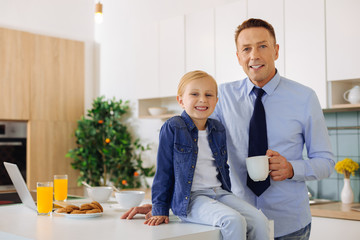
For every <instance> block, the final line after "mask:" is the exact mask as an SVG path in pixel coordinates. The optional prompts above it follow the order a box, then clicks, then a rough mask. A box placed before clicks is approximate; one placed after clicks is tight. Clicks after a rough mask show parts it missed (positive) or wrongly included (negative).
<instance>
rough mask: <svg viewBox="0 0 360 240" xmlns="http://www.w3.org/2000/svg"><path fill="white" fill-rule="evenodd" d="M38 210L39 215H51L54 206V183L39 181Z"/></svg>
mask: <svg viewBox="0 0 360 240" xmlns="http://www.w3.org/2000/svg"><path fill="white" fill-rule="evenodd" d="M36 191H37V194H36V198H37V212H38V214H39V215H49V214H50V213H51V212H52V208H53V183H52V182H38V183H37V189H36Z"/></svg>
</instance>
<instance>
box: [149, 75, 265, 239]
mask: <svg viewBox="0 0 360 240" xmlns="http://www.w3.org/2000/svg"><path fill="white" fill-rule="evenodd" d="M177 101H178V103H179V104H180V106H181V107H182V108H183V109H184V111H183V113H182V114H181V116H175V117H172V118H170V119H169V120H167V121H166V122H165V123H164V125H163V126H162V128H161V130H160V142H159V149H158V156H157V171H156V174H155V178H154V182H153V185H152V204H153V206H152V217H151V218H149V219H148V220H146V221H145V224H148V225H151V226H154V225H159V224H161V223H168V222H169V208H171V210H172V211H173V213H174V214H175V215H177V216H178V217H179V218H180V219H181V220H182V221H185V222H193V223H200V224H205V225H212V226H217V227H220V231H221V234H222V236H223V239H244V240H245V239H257V240H258V239H261V240H264V239H266V240H267V239H269V228H268V220H267V218H266V217H265V215H264V214H263V213H262V212H261V211H260V210H257V209H256V208H255V207H253V206H251V205H250V204H248V203H247V202H245V201H243V200H241V199H240V198H238V197H236V196H235V195H233V194H232V193H231V191H230V187H231V186H230V177H229V166H228V164H227V150H226V134H225V128H224V126H223V125H222V124H221V123H220V122H218V121H216V120H214V119H211V118H208V117H209V116H210V115H211V114H212V113H213V111H214V109H215V106H216V103H217V101H218V97H217V84H216V81H215V80H214V78H213V77H211V76H210V75H209V74H207V73H206V72H203V71H193V72H189V73H187V74H185V75H184V76H183V77H182V79H181V80H180V83H179V86H178V93H177Z"/></svg>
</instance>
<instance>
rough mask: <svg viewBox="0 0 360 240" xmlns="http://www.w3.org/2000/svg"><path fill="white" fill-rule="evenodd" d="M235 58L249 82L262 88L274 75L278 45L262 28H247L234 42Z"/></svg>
mask: <svg viewBox="0 0 360 240" xmlns="http://www.w3.org/2000/svg"><path fill="white" fill-rule="evenodd" d="M236 44H237V45H236V46H237V52H236V55H237V58H238V61H239V63H240V65H241V66H242V67H243V69H244V71H245V73H246V75H247V76H248V77H249V78H250V80H251V82H253V83H254V84H255V85H257V86H259V87H263V86H264V85H265V84H266V83H268V82H269V81H270V80H271V79H272V78H273V77H274V75H275V73H276V71H275V60H276V59H277V58H278V56H279V45H278V44H275V39H274V38H273V37H272V36H271V35H270V32H269V31H268V30H267V29H265V28H263V27H253V28H247V29H244V30H242V31H241V32H240V34H239V36H238V39H237V41H236Z"/></svg>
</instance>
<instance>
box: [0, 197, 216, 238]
mask: <svg viewBox="0 0 360 240" xmlns="http://www.w3.org/2000/svg"><path fill="white" fill-rule="evenodd" d="M82 201H84V200H82ZM85 202H88V201H86V200H85ZM76 203H78V204H79V202H76ZM102 206H103V208H104V212H103V215H102V216H100V217H96V218H83V219H73V218H68V217H65V216H61V215H58V214H52V216H38V215H37V213H36V212H35V211H33V210H31V209H30V208H27V207H26V206H24V205H23V204H14V205H6V206H1V207H0V216H1V217H0V239H4V240H6V239H14V240H15V239H16V240H25V239H38V240H49V239H54V240H57V239H59V240H64V239H86V240H91V239H97V240H98V239H101V240H111V239H117V240H118V239H122V240H123V239H141V240H147V239H209V240H212V239H214V240H215V239H216V240H217V239H220V231H219V228H216V227H212V226H205V225H199V224H191V223H182V222H180V220H178V218H177V217H176V216H170V223H169V224H161V225H159V226H148V225H145V224H143V223H144V216H143V215H142V216H141V215H140V216H137V217H136V218H135V219H133V220H123V219H120V216H121V215H122V214H123V213H124V212H125V210H121V209H118V208H116V204H113V203H112V204H111V203H108V204H102Z"/></svg>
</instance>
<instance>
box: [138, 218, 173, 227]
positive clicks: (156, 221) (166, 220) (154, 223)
mask: <svg viewBox="0 0 360 240" xmlns="http://www.w3.org/2000/svg"><path fill="white" fill-rule="evenodd" d="M161 223H166V224H167V223H169V217H168V216H152V217H151V218H149V219H148V220H146V221H145V222H144V224H147V225H149V226H157V225H159V224H161Z"/></svg>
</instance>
